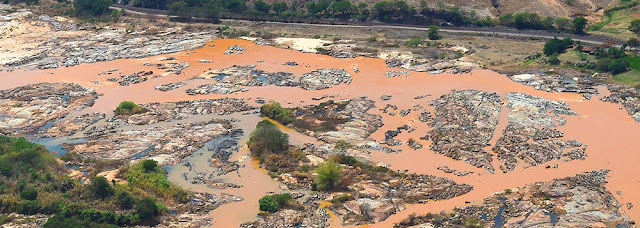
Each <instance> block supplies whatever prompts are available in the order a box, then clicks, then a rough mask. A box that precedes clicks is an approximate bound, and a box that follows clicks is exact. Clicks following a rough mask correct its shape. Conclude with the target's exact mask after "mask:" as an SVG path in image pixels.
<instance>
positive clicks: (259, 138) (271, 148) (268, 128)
mask: <svg viewBox="0 0 640 228" xmlns="http://www.w3.org/2000/svg"><path fill="white" fill-rule="evenodd" d="M247 146H248V147H249V150H250V151H251V155H253V156H254V157H258V158H261V159H262V155H263V154H268V153H271V154H278V153H282V152H286V151H287V150H288V148H289V135H287V134H285V133H283V132H281V131H280V130H279V129H278V128H277V127H276V126H275V125H274V124H273V123H271V122H269V121H268V120H263V121H260V122H259V123H258V125H257V126H256V129H255V130H253V132H251V136H250V138H249V141H248V142H247ZM261 161H263V160H261Z"/></svg>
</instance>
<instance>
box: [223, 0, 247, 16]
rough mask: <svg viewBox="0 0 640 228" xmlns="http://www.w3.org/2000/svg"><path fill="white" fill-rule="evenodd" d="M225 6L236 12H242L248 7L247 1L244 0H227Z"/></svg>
mask: <svg viewBox="0 0 640 228" xmlns="http://www.w3.org/2000/svg"><path fill="white" fill-rule="evenodd" d="M224 3H225V5H224V7H225V8H226V9H227V10H229V11H231V12H234V13H241V12H244V11H245V10H246V9H247V2H245V1H244V0H226V1H224Z"/></svg>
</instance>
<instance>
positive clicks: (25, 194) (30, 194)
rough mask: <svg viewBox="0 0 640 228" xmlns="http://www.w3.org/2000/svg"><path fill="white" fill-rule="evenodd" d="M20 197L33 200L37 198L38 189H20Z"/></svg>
mask: <svg viewBox="0 0 640 228" xmlns="http://www.w3.org/2000/svg"><path fill="white" fill-rule="evenodd" d="M20 198H22V199H25V200H35V199H36V198H38V191H36V190H33V189H30V190H25V191H22V192H21V193H20Z"/></svg>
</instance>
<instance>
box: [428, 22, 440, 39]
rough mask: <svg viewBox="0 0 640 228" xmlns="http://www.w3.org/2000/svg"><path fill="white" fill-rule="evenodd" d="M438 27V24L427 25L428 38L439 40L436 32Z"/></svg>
mask: <svg viewBox="0 0 640 228" xmlns="http://www.w3.org/2000/svg"><path fill="white" fill-rule="evenodd" d="M439 30H440V29H439V28H438V26H435V25H432V26H429V39H430V40H439V39H440V38H442V37H440V34H438V31H439Z"/></svg>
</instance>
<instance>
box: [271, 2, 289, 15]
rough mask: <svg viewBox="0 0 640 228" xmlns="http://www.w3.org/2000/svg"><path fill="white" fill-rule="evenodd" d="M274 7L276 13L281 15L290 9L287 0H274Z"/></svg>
mask: <svg viewBox="0 0 640 228" xmlns="http://www.w3.org/2000/svg"><path fill="white" fill-rule="evenodd" d="M272 8H273V12H276V14H278V15H281V14H282V13H283V12H285V11H287V10H288V9H289V7H288V6H287V3H286V2H274V3H273V7H272Z"/></svg>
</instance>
